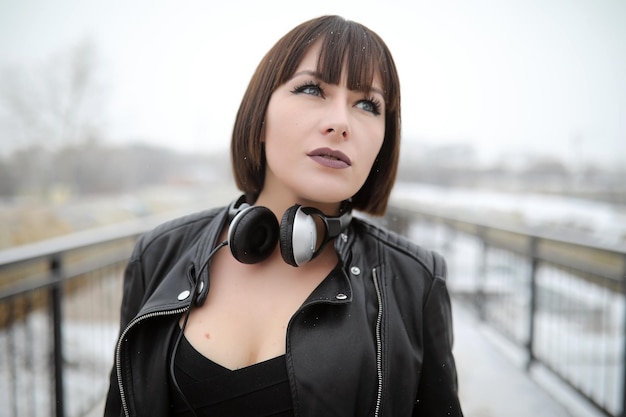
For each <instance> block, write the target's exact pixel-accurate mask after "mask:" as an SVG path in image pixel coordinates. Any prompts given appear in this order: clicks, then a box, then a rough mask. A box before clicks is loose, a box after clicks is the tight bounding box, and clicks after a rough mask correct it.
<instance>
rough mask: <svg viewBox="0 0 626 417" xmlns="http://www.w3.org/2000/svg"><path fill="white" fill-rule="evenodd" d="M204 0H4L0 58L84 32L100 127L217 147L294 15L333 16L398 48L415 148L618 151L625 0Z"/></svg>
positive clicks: (56, 46)
mask: <svg viewBox="0 0 626 417" xmlns="http://www.w3.org/2000/svg"><path fill="white" fill-rule="evenodd" d="M215 3H216V2H215V1H209V0H204V1H200V0H178V1H166V0H124V1H122V0H106V1H104V0H95V1H84V0H55V1H49V0H0V66H20V67H24V68H25V67H28V66H36V65H41V64H42V63H43V62H45V61H46V60H47V59H49V58H50V57H51V56H52V55H54V54H58V53H61V52H63V51H67V50H69V49H70V48H71V47H72V46H74V45H76V44H78V43H79V42H82V41H85V40H87V41H89V42H91V43H92V44H93V45H94V46H95V50H96V52H97V56H98V62H99V63H100V65H99V72H98V75H99V77H100V79H101V81H102V82H103V84H104V85H105V86H106V92H107V106H106V108H105V113H104V116H105V117H106V119H107V120H108V122H109V123H108V131H107V133H108V136H109V138H110V139H112V140H115V141H129V140H144V141H150V142H152V143H155V144H165V145H168V146H173V147H176V148H177V149H183V150H187V151H189V150H190V151H195V152H204V151H210V150H215V149H227V147H228V143H229V140H230V130H231V126H232V122H233V119H234V116H235V112H236V110H237V107H238V105H239V101H240V99H241V96H242V94H243V91H244V89H245V87H246V85H247V83H248V81H249V79H250V76H251V75H252V72H253V71H254V69H255V67H256V65H257V64H258V62H259V60H260V59H261V57H262V56H263V55H264V54H265V52H266V51H267V50H268V49H269V48H270V47H271V46H272V45H273V44H274V42H275V41H276V40H277V39H278V38H279V37H280V36H282V35H283V34H284V33H285V32H286V31H288V30H289V29H291V28H292V27H293V26H295V25H296V24H298V23H300V22H301V21H304V20H307V19H309V18H312V17H316V16H318V15H321V14H339V15H342V16H344V17H346V18H348V19H351V20H355V21H358V22H361V23H363V24H365V25H366V26H369V27H370V28H371V29H373V30H374V31H375V32H377V33H378V34H379V35H381V36H382V37H383V39H384V40H385V41H386V42H387V44H388V46H389V47H390V49H391V51H392V53H393V54H394V57H395V59H396V63H397V66H398V69H399V72H400V79H401V84H402V105H403V137H404V140H405V142H412V143H417V144H418V146H417V150H415V148H414V147H410V151H411V152H415V151H419V146H420V145H423V146H427V145H428V144H448V143H467V144H472V145H474V146H476V147H477V148H478V150H479V151H480V153H481V155H484V156H485V157H489V158H496V157H499V156H500V155H511V154H515V153H518V152H527V151H532V152H534V153H540V154H548V155H551V154H558V155H560V156H562V157H563V158H564V159H566V160H573V159H575V158H576V157H577V156H578V157H580V155H581V154H582V155H584V158H585V159H589V160H591V159H596V158H602V159H603V161H605V162H607V163H610V164H617V163H620V164H622V165H624V164H626V76H625V75H624V74H626V24H625V23H624V22H626V1H624V0H437V1H433V0H417V1H408V0H406V1H398V0H385V1H370V0H359V1H343V2H342V1H325V0H318V1H313V2H304V3H294V2H292V1H278V0H265V1H256V0H245V1H243V0H242V1H237V0H230V1H227V2H224V4H221V5H216V4H215ZM6 140H7V139H6V135H5V134H3V133H2V132H0V141H6ZM1 145H2V142H0V146H1ZM406 150H407V151H409V147H408V146H407V147H406Z"/></svg>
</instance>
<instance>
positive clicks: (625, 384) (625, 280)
mask: <svg viewBox="0 0 626 417" xmlns="http://www.w3.org/2000/svg"><path fill="white" fill-rule="evenodd" d="M622 296H623V297H624V304H626V256H625V257H624V271H623V273H622ZM624 312H625V313H626V308H624ZM624 335H625V336H626V314H624ZM622 343H623V345H622V352H623V356H624V357H623V358H622V373H623V377H622V413H621V417H626V337H624V338H622Z"/></svg>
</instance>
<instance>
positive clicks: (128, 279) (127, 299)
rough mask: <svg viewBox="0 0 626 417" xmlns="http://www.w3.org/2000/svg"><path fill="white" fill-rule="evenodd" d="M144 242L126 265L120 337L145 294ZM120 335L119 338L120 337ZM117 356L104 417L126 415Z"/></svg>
mask: <svg viewBox="0 0 626 417" xmlns="http://www.w3.org/2000/svg"><path fill="white" fill-rule="evenodd" d="M142 240H143V239H140V240H139V241H138V242H137V244H136V245H135V249H134V250H133V253H132V255H131V258H130V260H129V262H128V264H127V265H126V269H125V272H124V287H123V295H122V304H121V308H120V335H121V332H123V331H124V329H125V328H126V326H127V325H128V323H130V321H131V320H132V319H133V318H134V317H135V315H136V314H137V312H138V311H139V308H140V307H141V302H142V300H143V297H144V292H145V280H144V274H143V268H142V266H141V258H140V253H141V247H142ZM120 335H118V338H119V336H120ZM115 351H117V344H116V345H115ZM115 359H116V358H115V355H114V357H113V367H112V369H111V374H110V385H109V392H108V394H107V398H106V403H105V408H104V416H105V417H118V416H123V415H124V410H122V400H121V395H120V390H119V384H118V380H117V370H116V360H115Z"/></svg>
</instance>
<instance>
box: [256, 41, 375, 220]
mask: <svg viewBox="0 0 626 417" xmlns="http://www.w3.org/2000/svg"><path fill="white" fill-rule="evenodd" d="M319 48H320V47H319V43H318V45H314V46H313V47H311V49H310V50H309V51H308V53H307V54H306V55H305V56H304V57H303V59H302V62H301V63H300V65H299V66H298V68H297V70H296V72H295V73H294V75H293V77H292V78H291V79H290V80H288V81H287V82H286V83H285V84H283V85H281V86H280V87H278V88H277V89H276V91H274V93H273V94H272V96H271V98H270V102H269V105H268V109H267V113H266V116H265V131H264V136H263V138H262V140H264V142H265V156H266V161H267V166H266V173H265V183H264V185H263V190H262V191H261V194H260V195H259V199H260V200H261V199H262V200H266V198H268V197H270V198H278V199H279V200H285V201H288V202H289V203H290V204H293V202H294V201H295V202H299V203H300V204H303V205H314V206H321V205H328V207H329V208H330V207H333V208H335V209H336V203H338V202H340V201H343V200H346V199H348V198H350V197H352V196H353V195H354V194H356V192H357V191H358V190H359V189H360V188H361V186H362V185H363V184H364V182H365V180H366V179H367V176H368V175H369V173H370V170H371V168H372V165H373V163H374V159H375V158H376V156H377V155H378V151H379V150H380V148H381V146H382V143H383V139H384V136H385V102H384V96H383V93H382V85H381V82H380V78H379V77H378V76H376V77H375V78H374V81H373V84H372V89H371V91H369V92H362V91H355V90H349V89H348V88H347V87H346V80H345V76H344V77H342V81H341V82H340V84H339V85H335V84H326V83H324V82H322V81H321V80H320V79H319V78H318V77H317V75H316V74H317V73H316V67H317V56H318V53H319ZM344 73H345V71H344ZM373 175H376V173H373Z"/></svg>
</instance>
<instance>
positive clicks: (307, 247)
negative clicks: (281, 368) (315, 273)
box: [291, 208, 317, 266]
mask: <svg viewBox="0 0 626 417" xmlns="http://www.w3.org/2000/svg"><path fill="white" fill-rule="evenodd" d="M316 246H317V226H316V224H315V220H314V219H313V216H309V215H308V214H305V213H304V212H303V211H302V210H301V209H300V208H299V209H298V210H297V211H296V214H295V217H294V219H293V226H292V231H291V247H292V248H291V250H292V252H293V260H294V262H295V264H296V265H298V266H300V265H302V264H305V263H307V262H309V261H310V260H311V259H312V258H313V255H314V254H315V249H316Z"/></svg>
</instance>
